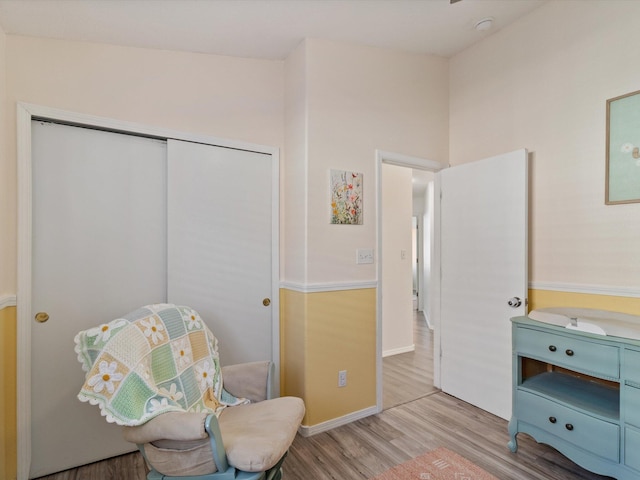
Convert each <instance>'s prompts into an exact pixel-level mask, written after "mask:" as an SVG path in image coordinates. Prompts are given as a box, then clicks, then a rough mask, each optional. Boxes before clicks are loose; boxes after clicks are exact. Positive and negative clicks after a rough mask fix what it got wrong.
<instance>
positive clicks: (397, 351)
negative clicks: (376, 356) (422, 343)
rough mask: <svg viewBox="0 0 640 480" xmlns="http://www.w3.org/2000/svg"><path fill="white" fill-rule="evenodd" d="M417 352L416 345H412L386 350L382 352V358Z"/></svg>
mask: <svg viewBox="0 0 640 480" xmlns="http://www.w3.org/2000/svg"><path fill="white" fill-rule="evenodd" d="M415 350H416V346H415V344H411V345H408V346H406V347H400V348H392V349H391V350H384V351H383V352H382V356H383V357H391V356H392V355H398V354H400V353H408V352H414V351H415Z"/></svg>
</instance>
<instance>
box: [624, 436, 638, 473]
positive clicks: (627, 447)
mask: <svg viewBox="0 0 640 480" xmlns="http://www.w3.org/2000/svg"><path fill="white" fill-rule="evenodd" d="M638 452H640V430H636V429H634V428H631V427H627V428H625V429H624V463H625V465H626V466H628V467H631V468H635V469H636V470H638V471H640V455H638Z"/></svg>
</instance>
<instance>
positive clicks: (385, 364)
mask: <svg viewBox="0 0 640 480" xmlns="http://www.w3.org/2000/svg"><path fill="white" fill-rule="evenodd" d="M413 342H414V344H415V350H414V351H413V352H407V353H400V354H398V355H392V356H389V357H385V358H383V359H382V379H383V380H382V381H383V387H382V408H383V410H386V409H388V408H391V407H395V406H397V405H401V404H403V403H407V402H410V401H413V400H416V399H418V398H421V397H424V396H426V395H431V394H432V393H435V392H438V391H439V389H437V388H436V387H434V386H433V332H432V331H431V330H429V327H428V326H427V322H426V320H425V317H424V314H423V313H422V312H419V311H415V310H414V312H413Z"/></svg>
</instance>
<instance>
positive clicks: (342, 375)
mask: <svg viewBox="0 0 640 480" xmlns="http://www.w3.org/2000/svg"><path fill="white" fill-rule="evenodd" d="M338 386H339V387H346V386H347V371H346V370H340V371H339V372H338Z"/></svg>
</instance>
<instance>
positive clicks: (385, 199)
mask: <svg viewBox="0 0 640 480" xmlns="http://www.w3.org/2000/svg"><path fill="white" fill-rule="evenodd" d="M377 155H378V173H379V175H378V187H379V190H378V191H379V193H380V194H379V196H378V199H379V209H378V279H379V285H378V292H379V294H378V355H379V356H378V410H382V409H386V408H390V407H393V406H396V405H400V404H402V403H406V402H408V401H412V400H415V399H417V398H420V397H422V396H425V395H428V394H430V393H433V392H435V391H437V388H436V387H435V386H434V366H433V365H434V361H433V330H432V329H431V328H430V326H429V323H428V322H427V319H430V317H431V315H430V313H429V312H430V310H431V305H430V301H429V298H430V296H431V295H432V294H433V291H432V290H433V289H432V288H431V287H432V285H431V283H432V278H431V276H432V274H431V270H432V269H431V267H432V264H433V262H432V256H433V255H434V248H433V247H434V245H433V241H432V238H433V235H434V233H435V232H434V212H435V208H434V200H435V199H434V194H433V192H434V187H433V181H434V177H435V171H437V170H439V168H440V165H439V164H438V163H437V162H432V161H429V160H424V159H417V158H414V157H406V156H402V155H398V154H392V153H388V152H377Z"/></svg>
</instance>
